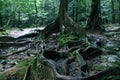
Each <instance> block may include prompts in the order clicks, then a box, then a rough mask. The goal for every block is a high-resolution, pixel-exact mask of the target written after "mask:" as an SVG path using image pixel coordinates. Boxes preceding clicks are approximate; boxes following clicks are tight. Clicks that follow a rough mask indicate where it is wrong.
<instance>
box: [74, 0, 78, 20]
mask: <svg viewBox="0 0 120 80" xmlns="http://www.w3.org/2000/svg"><path fill="white" fill-rule="evenodd" d="M78 5H79V3H78V0H76V20H75V21H76V22H77V21H78Z"/></svg>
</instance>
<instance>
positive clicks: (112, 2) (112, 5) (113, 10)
mask: <svg viewBox="0 0 120 80" xmlns="http://www.w3.org/2000/svg"><path fill="white" fill-rule="evenodd" d="M111 7H112V23H115V8H114V1H113V0H111Z"/></svg>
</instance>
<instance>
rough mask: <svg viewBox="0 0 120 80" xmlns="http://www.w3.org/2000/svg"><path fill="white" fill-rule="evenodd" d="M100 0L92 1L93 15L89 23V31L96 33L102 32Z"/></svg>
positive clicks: (91, 14)
mask: <svg viewBox="0 0 120 80" xmlns="http://www.w3.org/2000/svg"><path fill="white" fill-rule="evenodd" d="M99 7H100V0H92V5H91V13H90V16H89V18H88V21H87V27H88V28H87V30H89V31H92V32H96V31H98V32H99V31H102V30H101V27H100V25H101V18H100V8H99Z"/></svg>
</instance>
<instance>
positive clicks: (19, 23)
mask: <svg viewBox="0 0 120 80" xmlns="http://www.w3.org/2000/svg"><path fill="white" fill-rule="evenodd" d="M20 15H21V13H20V11H19V12H18V21H19V22H18V26H19V28H20V27H21V18H20Z"/></svg>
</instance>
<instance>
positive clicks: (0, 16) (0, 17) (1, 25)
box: [0, 13, 3, 28]
mask: <svg viewBox="0 0 120 80" xmlns="http://www.w3.org/2000/svg"><path fill="white" fill-rule="evenodd" d="M1 27H3V22H2V15H1V13H0V28H1Z"/></svg>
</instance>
